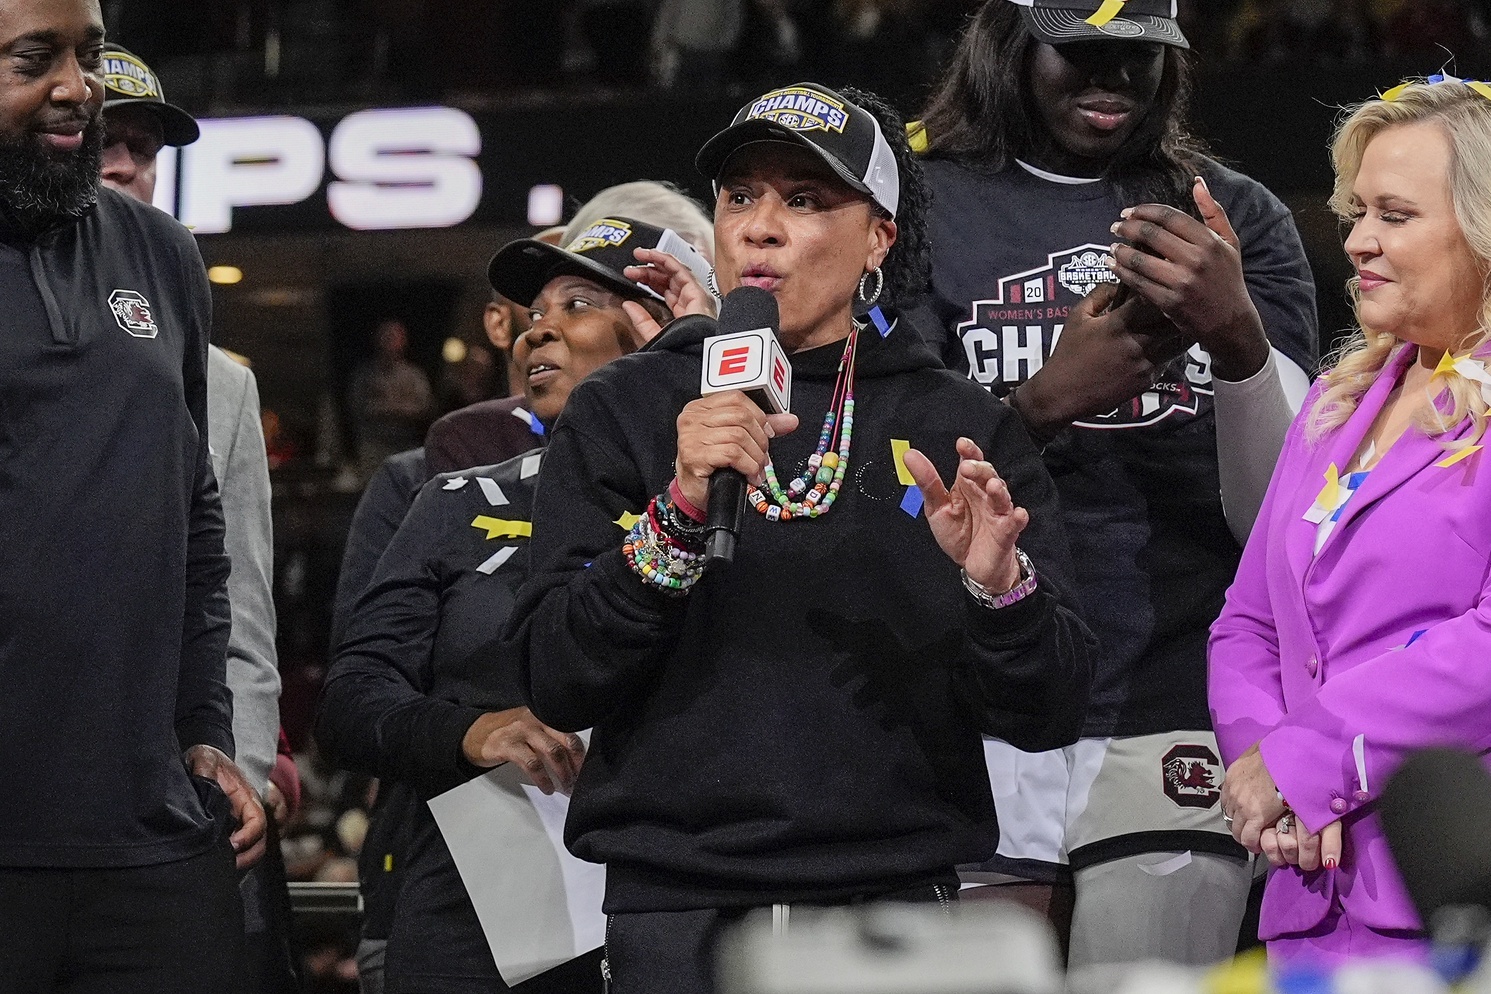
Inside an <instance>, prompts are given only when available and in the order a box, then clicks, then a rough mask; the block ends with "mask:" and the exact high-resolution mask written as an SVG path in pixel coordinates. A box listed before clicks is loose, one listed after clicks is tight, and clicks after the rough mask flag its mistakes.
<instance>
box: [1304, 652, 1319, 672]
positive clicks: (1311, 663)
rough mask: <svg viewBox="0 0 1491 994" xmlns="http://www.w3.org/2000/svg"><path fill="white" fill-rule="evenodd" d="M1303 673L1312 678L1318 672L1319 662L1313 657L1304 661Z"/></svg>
mask: <svg viewBox="0 0 1491 994" xmlns="http://www.w3.org/2000/svg"><path fill="white" fill-rule="evenodd" d="M1305 672H1306V673H1308V674H1310V676H1312V677H1313V676H1314V675H1315V674H1316V673H1318V672H1320V660H1318V659H1316V658H1315V657H1314V656H1311V657H1310V658H1309V659H1307V660H1305Z"/></svg>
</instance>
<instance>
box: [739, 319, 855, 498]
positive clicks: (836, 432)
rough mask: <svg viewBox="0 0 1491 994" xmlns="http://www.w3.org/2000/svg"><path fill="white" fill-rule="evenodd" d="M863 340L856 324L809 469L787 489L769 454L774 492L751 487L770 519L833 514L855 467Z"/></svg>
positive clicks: (770, 487) (769, 482) (749, 491)
mask: <svg viewBox="0 0 1491 994" xmlns="http://www.w3.org/2000/svg"><path fill="white" fill-rule="evenodd" d="M858 344H859V325H857V324H856V325H854V327H853V328H852V329H851V330H850V332H849V339H848V341H846V342H845V343H844V355H843V358H841V359H840V360H839V375H838V379H837V380H836V381H835V382H834V392H833V398H832V400H830V402H829V405H828V413H827V414H826V415H824V417H823V431H822V432H821V433H819V435H818V449H817V451H815V452H814V453H813V454H812V455H811V456H809V457H808V466H807V469H806V470H804V471H803V474H802V475H801V476H799V477H797V478H796V479H795V480H793V481H792V482H791V483H789V484H788V485H787V489H786V491H785V492H784V491H783V490H782V485H781V484H780V483H778V482H777V472H776V468H775V467H774V466H773V465H772V463H771V458H770V457H769V456H768V457H767V460H766V487H767V490H768V491H770V493H769V494H768V493H766V492H763V491H762V489H761V488H760V487H755V486H753V487H750V488H749V489H747V490H746V498H747V499H748V500H749V501H750V502H751V504H753V505H754V506H755V508H756V510H757V511H758V512H760V513H761V514H762V515H764V516H765V517H766V520H767V521H791V520H792V519H793V518H816V517H818V516H820V515H824V514H827V513H828V509H829V508H831V507H833V503H834V500H835V499H836V498H837V497H838V496H839V487H840V486H841V485H842V484H843V482H844V473H845V472H846V471H847V470H848V469H849V441H850V439H851V438H852V437H853V436H854V357H855V352H856V350H857V347H858Z"/></svg>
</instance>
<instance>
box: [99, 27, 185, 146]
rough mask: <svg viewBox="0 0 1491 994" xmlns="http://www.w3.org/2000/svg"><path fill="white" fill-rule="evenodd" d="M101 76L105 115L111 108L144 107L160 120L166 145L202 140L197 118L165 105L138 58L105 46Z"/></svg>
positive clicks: (156, 78)
mask: <svg viewBox="0 0 1491 994" xmlns="http://www.w3.org/2000/svg"><path fill="white" fill-rule="evenodd" d="M103 76H104V113H105V114H107V113H108V112H109V108H111V107H124V106H130V105H133V106H136V107H144V108H145V109H147V110H148V111H149V112H150V113H152V114H154V115H155V116H156V117H157V118H158V119H159V120H160V123H161V134H162V135H163V137H164V138H165V142H166V144H167V145H190V144H191V143H192V142H194V141H196V140H197V139H198V138H200V137H201V135H202V131H201V129H200V128H198V127H197V120H196V118H194V117H192V116H191V115H190V114H188V113H187V112H186V111H184V110H182V109H181V108H180V107H177V106H176V105H174V104H168V103H166V94H165V90H164V89H162V87H161V85H160V77H159V76H157V75H156V74H155V72H154V70H152V69H151V68H150V67H149V66H147V65H146V64H145V63H144V62H142V61H141V60H140V57H139V56H138V55H135V54H134V53H133V52H131V51H129V50H128V49H125V48H121V47H120V46H118V45H105V46H104V51H103Z"/></svg>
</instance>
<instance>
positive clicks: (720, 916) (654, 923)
mask: <svg viewBox="0 0 1491 994" xmlns="http://www.w3.org/2000/svg"><path fill="white" fill-rule="evenodd" d="M957 899H958V891H957V887H956V886H947V885H939V886H937V887H930V886H929V887H918V888H915V889H913V890H909V891H898V892H896V893H894V894H885V895H881V896H878V897H875V898H870V899H866V900H863V901H853V902H845V903H854V904H865V903H872V902H879V901H904V902H912V903H923V902H933V901H937V902H941V903H943V904H944V905H945V904H947V903H949V902H951V901H956V900H957ZM752 910H754V909H752V908H707V909H705V910H702V911H647V912H632V913H629V914H619V915H612V916H611V917H610V919H609V920H608V922H607V927H606V950H605V952H606V972H607V974H608V976H609V977H610V985H609V987H608V990H609V992H610V994H712V992H713V991H714V990H715V988H716V986H717V981H718V977H717V975H716V972H715V954H716V951H717V949H718V946H719V941H720V938H721V936H723V935H724V934H725V933H726V932H728V931H729V930H730V929H732V928H734V927H735V926H737V925H738V924H739V923H740V921H741V919H742V918H744V917H745V916H746V915H747V914H749V913H750V912H751V911H752Z"/></svg>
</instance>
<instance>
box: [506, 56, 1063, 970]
mask: <svg viewBox="0 0 1491 994" xmlns="http://www.w3.org/2000/svg"><path fill="white" fill-rule="evenodd" d="M699 165H700V168H701V170H702V171H703V172H704V173H705V174H706V175H708V176H710V177H711V178H713V179H714V180H715V186H716V188H717V191H718V196H717V201H716V207H715V233H716V235H715V265H716V269H717V275H716V279H717V283H718V288H719V290H721V291H723V292H724V293H725V294H726V295H727V298H728V294H729V292H730V291H733V290H735V289H736V288H737V287H744V286H756V287H761V288H763V289H765V290H767V291H769V292H770V293H771V294H772V295H773V296H774V297H775V298H776V302H777V304H778V305H779V309H780V313H781V322H780V338H781V342H782V344H783V346H784V347H785V349H786V351H787V352H788V353H789V354H790V357H791V363H792V366H793V384H792V408H793V410H794V411H795V412H796V414H774V415H771V416H767V415H766V414H764V413H763V412H762V411H761V409H760V408H758V407H756V406H755V404H754V403H752V402H750V401H749V400H747V399H746V398H745V397H744V395H742V394H740V393H738V392H733V393H720V394H711V395H709V396H706V397H703V398H700V397H699V383H700V358H699V356H700V354H701V346H702V339H703V337H704V336H705V335H706V334H708V329H707V328H706V329H703V330H701V329H700V328H699V324H701V322H691V323H689V324H685V323H682V322H681V323H680V324H679V325H678V326H675V327H674V328H671V329H669V330H668V331H667V332H666V333H665V334H664V335H663V336H662V337H661V338H659V339H657V340H656V341H654V342H653V343H652V344H651V345H650V346H649V347H648V348H647V349H645V350H643V351H641V352H639V353H637V354H635V355H632V356H628V357H626V358H625V359H622V360H620V361H618V362H616V363H613V364H611V365H610V366H608V367H606V369H604V370H602V371H600V372H599V373H598V374H597V375H596V376H594V377H592V378H591V379H590V380H589V381H587V382H586V383H584V384H583V385H582V386H581V387H580V388H579V389H578V390H576V391H575V394H574V396H573V397H572V398H571V402H570V405H569V407H568V408H567V409H566V411H565V416H564V417H563V418H562V419H561V421H560V423H559V424H558V425H557V426H556V428H555V430H554V432H553V437H552V439H551V442H550V446H549V449H548V454H547V456H546V460H545V468H544V473H543V475H542V477H541V479H540V482H539V493H538V498H537V501H536V504H535V510H536V514H535V520H534V538H533V542H532V544H531V555H532V563H531V579H530V580H529V582H527V583H526V584H525V585H524V588H523V590H522V592H521V595H520V604H519V606H518V609H517V610H516V611H515V612H514V613H513V618H514V619H515V622H516V624H515V625H513V626H511V627H510V629H509V633H508V634H509V636H510V637H511V638H512V639H513V641H514V642H515V644H516V645H517V646H518V647H519V649H520V650H521V651H522V652H523V653H524V654H525V655H526V659H525V664H526V672H527V675H528V680H529V689H530V691H531V694H532V706H533V708H534V711H535V713H536V714H538V715H540V716H541V717H542V718H543V720H544V721H546V722H548V723H549V724H551V725H553V726H554V727H556V728H564V729H582V728H590V727H593V728H594V732H593V737H592V740H591V749H590V752H589V754H588V756H587V759H586V763H585V767H584V769H583V770H582V771H581V775H580V778H579V780H578V781H577V783H576V786H575V792H574V798H573V803H572V806H571V808H570V816H569V822H568V825H567V828H566V835H567V838H568V840H569V844H570V847H571V848H572V850H573V851H574V852H575V853H576V854H577V855H579V856H581V857H583V858H585V859H590V860H594V861H597V862H604V863H605V864H606V872H607V892H606V903H605V907H606V910H607V912H608V913H610V914H611V915H612V918H611V922H610V931H609V939H608V942H607V961H608V965H609V976H610V978H611V981H612V990H613V991H615V992H617V994H633V992H638V994H640V992H646V994H667V992H675V991H676V992H680V994H681V992H688V994H698V992H701V991H709V990H712V989H713V986H714V978H713V960H712V953H713V949H714V946H715V943H716V940H717V938H718V936H719V934H720V932H721V930H722V929H724V928H725V927H727V926H728V925H729V924H730V923H731V922H733V921H735V920H736V919H738V918H739V917H740V916H742V915H743V914H745V913H746V911H747V910H749V909H751V908H756V907H762V906H770V905H784V904H785V905H790V904H794V903H803V904H819V905H822V904H841V903H850V902H859V901H864V900H877V899H902V900H920V901H942V902H944V903H945V902H947V901H949V900H951V899H952V898H953V897H954V896H955V895H956V889H957V877H956V874H955V872H954V869H953V868H954V866H955V865H956V864H958V863H965V862H969V861H971V860H977V859H983V858H986V857H987V856H988V855H989V854H990V853H991V852H992V850H993V848H994V845H995V841H996V837H997V827H996V825H995V820H994V807H993V802H992V799H991V797H990V793H989V786H988V778H987V775H986V773H985V770H984V765H983V758H982V753H981V750H980V740H979V733H980V731H981V730H983V731H989V732H994V733H997V734H1000V735H1003V736H1006V737H1008V738H1011V739H1013V740H1014V741H1018V742H1022V743H1024V744H1025V745H1026V746H1027V747H1029V748H1054V747H1057V746H1059V745H1060V744H1062V743H1065V742H1068V741H1071V740H1072V739H1073V738H1074V737H1075V735H1076V732H1077V730H1078V729H1079V727H1080V725H1081V720H1082V715H1083V714H1084V713H1085V705H1086V695H1087V683H1088V666H1089V660H1088V653H1089V651H1090V644H1089V635H1088V633H1087V631H1086V629H1085V627H1084V626H1083V625H1082V623H1081V621H1080V620H1078V618H1077V617H1076V615H1075V614H1074V613H1073V610H1072V604H1071V601H1070V599H1069V597H1068V596H1067V593H1066V590H1067V577H1068V576H1069V574H1070V571H1071V564H1070V559H1069V556H1068V553H1067V548H1066V540H1065V538H1064V537H1063V535H1062V532H1061V528H1060V524H1059V522H1058V521H1057V515H1056V511H1055V505H1054V503H1053V502H1054V488H1053V486H1052V483H1051V480H1050V478H1049V476H1048V475H1047V474H1046V472H1045V469H1044V468H1043V466H1042V465H1041V462H1040V459H1039V456H1038V455H1037V453H1036V452H1035V450H1034V449H1033V448H1032V447H1031V445H1030V442H1029V440H1028V439H1027V438H1026V436H1025V433H1024V431H1023V430H1022V429H1021V428H1020V427H1019V424H1018V419H1017V418H1016V417H1015V416H1014V415H1013V412H1011V411H1009V410H1008V409H1007V408H1005V407H1004V406H1003V405H1001V404H999V403H998V402H997V401H995V400H994V399H993V398H992V397H990V396H989V395H988V394H987V392H985V391H983V390H981V389H979V388H978V387H977V386H976V385H974V384H971V383H968V382H967V381H966V380H965V379H963V378H961V377H958V376H955V375H953V374H950V373H948V372H947V371H946V370H944V369H943V368H942V367H941V364H940V363H938V362H937V360H936V358H935V357H934V356H932V354H931V353H930V352H928V351H927V350H926V348H925V346H924V345H923V344H922V341H921V338H920V336H919V335H918V334H917V333H916V332H915V331H914V330H913V329H911V328H910V327H909V326H908V325H907V324H906V323H904V322H903V321H900V320H898V318H897V314H896V311H895V309H894V305H895V303H896V301H897V300H899V299H904V298H905V297H906V296H907V295H908V294H913V293H916V292H917V291H919V290H920V289H921V287H922V284H923V283H924V279H925V276H924V272H925V271H924V268H923V267H924V260H923V252H924V244H925V243H924V241H923V231H922V226H923V223H924V222H923V217H924V212H925V210H926V203H927V198H926V191H925V189H924V187H923V184H922V181H921V171H920V168H919V167H918V166H917V165H916V163H915V162H914V161H913V159H912V157H911V154H910V149H909V147H908V146H907V143H906V138H905V134H904V131H903V125H902V123H901V122H900V121H899V119H898V118H897V117H896V115H895V113H894V112H893V111H891V110H890V109H889V108H888V107H886V106H885V105H884V104H883V103H882V102H880V101H879V100H878V99H876V98H873V97H872V96H870V95H868V94H862V93H857V92H852V91H849V92H846V93H843V94H840V93H835V92H833V91H831V90H827V89H824V88H823V87H820V86H816V85H813V84H801V85H797V86H792V87H787V88H785V89H782V90H777V91H774V92H772V93H768V94H766V95H764V96H762V97H760V98H759V99H757V100H754V101H752V102H751V103H750V104H747V105H746V106H745V107H744V108H742V109H741V111H740V113H739V114H737V115H736V118H735V122H734V123H733V124H732V125H731V126H730V127H729V128H727V129H726V130H725V131H723V132H721V133H720V134H719V135H716V136H715V137H714V138H713V139H712V140H711V141H710V142H709V143H708V144H707V145H706V146H705V148H704V149H703V151H702V152H701V153H700V156H699ZM639 256H640V257H641V258H642V259H643V260H644V261H646V262H649V263H652V264H654V268H653V269H650V270H645V271H644V270H629V271H628V273H629V275H631V276H634V277H636V278H638V279H642V280H644V281H647V282H649V283H650V285H652V286H653V287H654V289H656V290H658V291H659V292H662V293H663V294H664V296H666V297H668V298H669V299H670V300H676V301H678V302H679V303H680V306H682V307H684V308H686V309H692V308H691V307H690V305H689V304H688V301H698V300H700V299H701V297H702V294H701V291H700V290H699V288H698V287H697V286H696V285H695V284H694V283H693V282H692V281H691V280H690V279H689V278H688V276H687V274H685V273H683V272H682V271H681V269H680V267H677V266H674V265H672V264H670V263H668V262H667V260H665V259H661V258H656V257H654V256H651V255H649V254H647V253H641V254H639ZM676 309H678V308H675V310H676ZM702 324H705V325H708V324H710V322H702ZM799 416H800V417H801V419H802V422H803V427H802V428H801V429H798V422H799ZM820 426H821V430H819V429H820ZM922 453H926V454H925V455H923V454H922ZM724 467H731V468H734V469H736V470H738V471H740V472H741V473H742V474H743V475H744V476H745V477H746V479H747V480H748V481H750V484H751V485H750V486H749V487H748V489H747V509H746V521H745V524H744V527H743V528H742V530H741V534H740V544H739V549H738V550H737V552H736V555H735V559H734V562H733V563H731V564H730V565H729V566H727V567H724V568H718V567H715V566H711V567H710V568H709V569H708V570H705V569H704V568H703V563H702V560H701V559H700V558H699V557H700V552H701V549H702V541H701V533H702V528H701V524H700V522H701V520H702V516H703V513H704V511H705V510H706V505H707V501H708V480H709V477H710V476H711V474H712V473H713V472H714V471H716V470H717V469H720V468H724ZM996 469H997V472H996ZM943 480H951V481H952V483H951V485H950V487H945V486H944V484H943V482H942V481H943ZM618 522H633V523H632V524H630V527H629V528H628V529H626V530H623V529H621V528H619V527H618V525H617V523H618Z"/></svg>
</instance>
